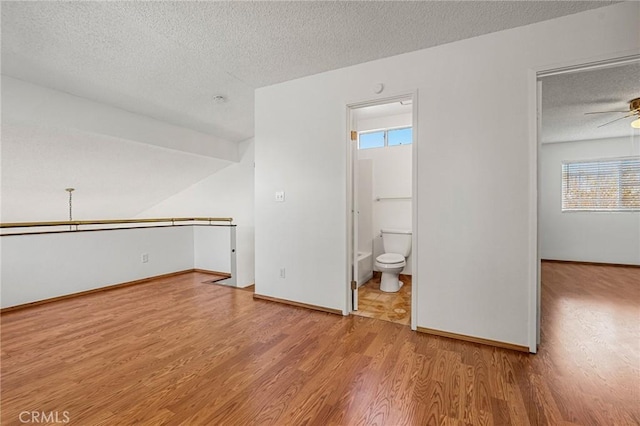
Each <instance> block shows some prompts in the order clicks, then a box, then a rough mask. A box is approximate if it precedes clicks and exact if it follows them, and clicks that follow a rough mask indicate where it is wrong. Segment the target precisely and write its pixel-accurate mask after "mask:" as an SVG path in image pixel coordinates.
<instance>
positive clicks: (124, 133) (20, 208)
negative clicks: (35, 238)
mask: <svg viewBox="0 0 640 426" xmlns="http://www.w3.org/2000/svg"><path fill="white" fill-rule="evenodd" d="M178 148H181V149H178ZM1 152H2V171H1V174H2V187H1V191H2V210H1V211H0V214H1V215H2V221H3V222H25V221H48V220H67V219H68V218H69V211H68V207H69V206H68V193H66V192H65V188H68V187H73V188H76V191H75V192H74V193H73V213H74V215H73V218H74V219H76V220H94V219H118V218H131V217H134V216H136V215H138V214H139V213H140V212H141V211H143V210H145V209H148V208H149V207H151V206H153V205H155V204H157V203H159V202H160V201H162V200H164V199H166V198H167V197H169V196H171V195H173V194H175V193H177V192H179V191H181V190H183V189H184V188H187V187H188V186H190V185H192V184H194V183H196V182H198V181H200V180H201V179H204V178H205V177H207V176H210V175H211V174H213V173H215V172H216V171H219V170H221V169H223V168H224V167H227V166H229V165H231V164H234V162H237V160H238V158H239V157H238V146H237V145H236V144H234V143H231V142H225V141H220V140H217V139H214V138H212V137H209V136H208V135H204V134H201V133H198V132H194V131H192V130H189V129H185V128H180V127H177V126H172V125H169V124H166V123H162V122H160V121H157V120H153V119H150V118H148V117H143V116H140V115H136V114H133V113H130V112H127V111H123V110H120V109H118V108H113V107H110V106H107V105H103V104H99V103H96V102H93V101H89V100H87V99H83V98H79V97H76V96H72V95H69V94H66V93H62V92H58V91H55V90H51V89H47V88H44V87H40V86H36V85H33V84H29V83H25V82H23V81H20V80H16V79H12V78H10V77H6V76H2V149H1Z"/></svg>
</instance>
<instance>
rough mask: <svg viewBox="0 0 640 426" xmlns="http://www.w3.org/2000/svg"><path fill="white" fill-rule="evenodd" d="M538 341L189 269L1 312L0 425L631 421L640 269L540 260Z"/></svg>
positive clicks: (637, 416)
mask: <svg viewBox="0 0 640 426" xmlns="http://www.w3.org/2000/svg"><path fill="white" fill-rule="evenodd" d="M542 273H543V279H544V288H543V299H544V302H543V316H542V319H543V321H542V326H543V328H542V339H543V345H542V347H541V350H540V352H539V353H538V354H537V355H528V354H522V353H517V352H513V351H509V350H504V349H498V348H493V347H489V346H483V345H479V344H473V343H467V342H461V341H456V340H452V339H447V338H441V337H435V336H429V335H425V334H420V333H416V332H412V331H411V330H410V329H409V327H406V326H404V325H401V324H394V323H390V322H386V321H379V320H375V319H370V318H364V317H358V316H350V317H341V316H338V315H333V314H327V313H322V312H316V311H309V310H306V309H303V308H296V307H290V306H286V305H282V304H278V303H273V302H267V301H260V300H253V298H252V293H251V292H250V291H239V290H236V289H233V288H229V287H225V286H221V285H211V284H202V281H205V280H206V279H207V278H208V276H206V275H202V274H198V273H191V274H188V275H182V276H178V277H173V278H170V279H163V280H158V281H157V282H153V283H148V284H141V285H137V286H133V287H128V288H123V289H119V290H113V291H109V292H103V293H96V294H92V295H88V296H85V297H80V298H75V299H67V300H63V301H60V302H56V303H51V304H47V305H41V306H37V307H34V308H29V309H25V310H22V311H15V312H9V313H6V314H3V315H2V317H1V321H2V348H1V361H2V366H1V374H2V376H1V381H2V391H1V402H2V418H1V423H2V424H3V425H18V424H21V423H20V421H19V413H20V412H21V411H24V410H28V411H32V410H34V411H40V412H52V411H59V412H62V411H67V412H68V413H69V417H70V422H69V423H68V424H71V425H127V424H136V425H159V424H171V425H177V424H185V425H262V424H265V425H268V424H271V425H303V424H309V425H480V424H487V425H490V424H495V425H508V424H511V425H569V424H580V425H637V424H639V423H640V413H639V410H640V408H639V407H640V405H639V404H638V401H639V389H638V387H639V384H640V381H639V380H640V377H639V371H638V367H639V358H638V353H639V352H640V351H639V350H640V348H639V345H640V331H639V329H638V328H639V322H638V313H639V307H638V306H639V301H638V298H639V295H638V283H639V282H640V280H639V277H640V269H632V268H613V267H597V266H581V265H564V264H546V263H545V264H544V265H543V271H542Z"/></svg>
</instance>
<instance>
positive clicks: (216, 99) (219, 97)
mask: <svg viewBox="0 0 640 426" xmlns="http://www.w3.org/2000/svg"><path fill="white" fill-rule="evenodd" d="M225 102H227V98H225V97H224V96H222V95H216V96H214V97H213V103H214V104H217V105H219V104H223V103H225Z"/></svg>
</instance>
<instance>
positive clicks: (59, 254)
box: [0, 225, 234, 308]
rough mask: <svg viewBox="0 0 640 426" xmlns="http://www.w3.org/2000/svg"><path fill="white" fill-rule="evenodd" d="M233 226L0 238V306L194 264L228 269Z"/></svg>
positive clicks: (206, 267)
mask: <svg viewBox="0 0 640 426" xmlns="http://www.w3.org/2000/svg"><path fill="white" fill-rule="evenodd" d="M233 229H234V228H233V227H229V226H204V225H203V226H195V225H185V226H172V227H148V228H130V229H116V230H101V231H87V232H82V231H81V232H63V233H50V234H33V235H11V236H2V237H1V239H0V247H1V251H0V255H1V262H0V276H1V278H2V282H1V292H0V295H1V297H0V306H1V307H2V308H6V307H9V306H16V305H21V304H24V303H30V302H35V301H39V300H45V299H50V298H54V297H59V296H64V295H68V294H74V293H79V292H83V291H87V290H93V289H97V288H101V287H106V286H109V285H114V284H121V283H125V282H129V281H135V280H139V279H143V278H149V277H153V276H157V275H162V274H167V273H171V272H179V271H184V270H190V269H194V268H198V269H209V270H214V271H218V272H226V273H231V272H232V267H233V264H232V260H231V249H232V247H231V244H232V235H233V232H232V231H233ZM143 254H147V255H148V262H146V263H145V262H143V261H142V260H143V259H142V255H143Z"/></svg>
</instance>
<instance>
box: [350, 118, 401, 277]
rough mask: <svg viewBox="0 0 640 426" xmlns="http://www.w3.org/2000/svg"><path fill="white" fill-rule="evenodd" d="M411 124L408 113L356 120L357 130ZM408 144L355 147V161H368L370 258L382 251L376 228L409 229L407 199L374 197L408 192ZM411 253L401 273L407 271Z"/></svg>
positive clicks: (399, 195) (395, 195) (380, 239)
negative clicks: (371, 254)
mask: <svg viewBox="0 0 640 426" xmlns="http://www.w3.org/2000/svg"><path fill="white" fill-rule="evenodd" d="M410 125H411V114H410V113H409V114H401V115H393V116H386V117H378V118H371V119H366V120H359V121H358V122H357V128H358V131H366V130H372V129H382V128H388V127H400V126H410ZM412 149H413V148H412V146H411V145H402V146H391V147H384V148H371V149H362V150H358V159H359V161H361V162H362V161H370V162H371V164H372V174H371V175H370V176H371V179H372V184H371V187H372V195H373V197H372V198H371V199H370V200H369V203H370V205H371V208H372V218H371V229H370V234H371V235H372V236H373V258H374V259H375V258H376V256H378V255H380V254H382V253H383V252H384V249H383V246H382V238H381V235H380V230H381V229H383V228H402V229H411V200H409V199H407V200H380V201H376V198H377V197H410V196H411V153H412ZM411 261H412V257H411V255H410V256H409V257H408V258H407V266H406V267H405V268H404V269H403V271H402V273H403V274H407V275H411ZM374 270H377V268H376V267H375V262H374Z"/></svg>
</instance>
